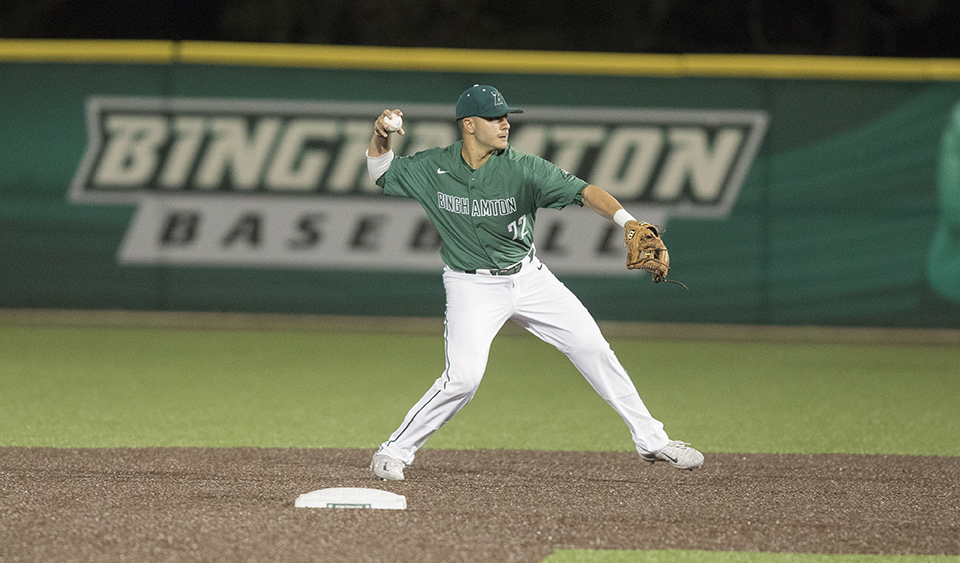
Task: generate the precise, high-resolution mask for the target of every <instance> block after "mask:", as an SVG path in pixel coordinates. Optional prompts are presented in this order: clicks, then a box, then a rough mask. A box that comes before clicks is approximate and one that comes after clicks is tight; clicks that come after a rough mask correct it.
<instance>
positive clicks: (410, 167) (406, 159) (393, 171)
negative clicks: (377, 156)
mask: <svg viewBox="0 0 960 563" xmlns="http://www.w3.org/2000/svg"><path fill="white" fill-rule="evenodd" d="M416 168H417V167H416V163H415V161H414V158H413V157H410V156H398V157H394V159H393V162H391V163H390V168H388V169H387V171H386V172H384V173H383V174H382V175H381V176H380V177H379V178H377V185H378V186H380V187H381V188H382V189H383V193H384V194H386V195H392V196H399V197H409V198H415V197H416V191H415V187H416V186H417V184H416V183H415V181H411V178H416V177H417V174H416V173H415V171H416Z"/></svg>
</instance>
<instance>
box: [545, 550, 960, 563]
mask: <svg viewBox="0 0 960 563" xmlns="http://www.w3.org/2000/svg"><path fill="white" fill-rule="evenodd" d="M821 561H825V562H827V563H881V562H882V563H956V562H958V561H960V557H956V556H952V555H823V554H819V553H757V552H749V553H748V552H742V551H678V550H666V551H612V550H611V551H594V550H579V549H575V550H560V551H555V552H554V553H553V554H552V555H550V556H549V557H547V558H546V559H544V560H543V563H743V562H747V563H818V562H821Z"/></svg>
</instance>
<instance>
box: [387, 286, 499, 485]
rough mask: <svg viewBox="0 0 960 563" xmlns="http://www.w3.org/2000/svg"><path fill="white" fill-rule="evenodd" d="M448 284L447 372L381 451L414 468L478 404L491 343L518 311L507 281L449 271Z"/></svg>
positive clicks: (446, 324) (445, 324)
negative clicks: (441, 433)
mask: <svg viewBox="0 0 960 563" xmlns="http://www.w3.org/2000/svg"><path fill="white" fill-rule="evenodd" d="M443 282H444V288H445V289H446V294H447V308H446V316H445V319H444V352H445V356H446V358H445V367H444V370H443V373H442V374H441V375H440V377H439V378H437V380H436V381H434V382H433V385H431V386H430V389H428V390H427V392H426V393H424V395H423V397H421V398H420V400H419V401H417V403H416V404H415V405H414V406H413V407H412V408H411V409H410V410H409V411H408V412H407V415H406V417H404V420H403V423H401V424H400V427H399V428H397V430H396V431H395V432H394V433H393V434H392V435H391V436H390V438H389V439H388V440H387V441H386V442H384V443H383V444H382V445H381V446H380V450H379V451H378V452H377V453H378V455H379V454H385V455H387V456H389V457H391V458H394V459H396V460H397V461H399V462H401V463H402V464H403V465H404V466H407V465H410V464H411V463H413V459H414V455H415V454H416V451H417V450H418V449H419V448H420V447H421V446H423V444H424V443H425V442H426V441H427V440H428V439H429V438H430V436H432V435H433V433H434V432H436V431H437V430H438V429H440V427H441V426H443V425H444V424H446V422H447V421H449V420H450V419H451V418H453V416H454V415H455V414H456V413H457V412H459V411H460V409H462V408H463V407H464V406H465V405H466V404H467V403H469V402H470V400H471V399H473V395H474V394H475V393H476V390H477V387H478V386H479V385H480V380H481V379H482V378H483V372H484V370H485V369H486V366H487V358H488V356H489V353H490V344H491V343H492V342H493V338H494V337H495V336H496V334H497V332H499V331H500V328H501V327H503V323H505V322H506V320H507V319H508V318H510V315H511V314H512V312H513V306H512V303H511V301H510V284H509V280H508V279H506V278H496V277H485V276H477V275H471V274H463V273H459V272H452V271H446V272H445V273H444V276H443Z"/></svg>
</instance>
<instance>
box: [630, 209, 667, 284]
mask: <svg viewBox="0 0 960 563" xmlns="http://www.w3.org/2000/svg"><path fill="white" fill-rule="evenodd" d="M623 228H624V232H623V242H624V243H626V245H627V269H629V270H638V269H643V270H647V271H648V272H650V273H651V274H652V275H653V281H654V283H660V282H662V281H664V280H666V279H667V271H668V270H670V253H669V252H667V247H666V246H665V245H664V244H663V241H662V240H660V231H659V230H658V229H657V227H656V225H651V224H650V223H640V222H637V221H627V223H626V225H624V226H623Z"/></svg>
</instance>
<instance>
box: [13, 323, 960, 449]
mask: <svg viewBox="0 0 960 563" xmlns="http://www.w3.org/2000/svg"><path fill="white" fill-rule="evenodd" d="M612 345H613V348H614V350H615V351H616V352H617V355H618V356H619V358H620V359H621V361H622V362H623V364H624V365H625V367H626V368H627V370H628V371H629V372H630V373H631V375H632V376H633V379H634V381H635V382H636V383H637V386H638V388H639V389H640V393H641V396H642V397H643V398H644V400H645V401H646V403H647V405H648V406H649V408H650V409H651V411H652V412H653V413H654V415H655V416H657V417H658V418H660V419H661V420H663V421H664V423H665V425H666V429H667V431H668V432H669V433H670V434H671V436H672V437H674V438H677V439H683V440H685V441H688V442H692V443H693V444H694V445H695V446H697V447H698V448H700V449H702V450H704V451H709V452H794V453H815V452H849V453H901V454H925V455H949V456H957V455H960V442H958V441H957V440H956V439H955V438H956V436H958V435H960V417H958V416H956V413H957V412H960V377H957V375H958V372H960V367H958V366H960V348H946V347H941V348H934V347H931V348H921V347H890V346H887V347H881V346H850V345H823V346H815V345H788V344H730V343H726V344H720V343H703V344H698V343H662V342H661V343H640V342H636V341H613V342H612ZM0 358H2V361H0V427H2V428H3V432H2V433H0V446H54V447H119V446H131V447H144V446H263V447H311V448H312V447H364V448H373V447H375V446H376V445H377V444H378V443H379V442H380V441H382V440H383V439H385V438H386V436H387V435H388V434H389V433H390V432H391V431H392V430H393V429H394V428H395V427H396V426H397V425H398V424H399V423H400V420H401V419H402V417H403V415H404V413H405V412H406V410H407V409H408V408H409V407H410V406H411V405H412V404H413V403H414V401H416V399H417V398H419V396H420V394H421V393H423V392H424V391H425V390H426V389H427V387H428V386H429V385H430V383H431V382H432V381H433V379H435V378H436V377H437V376H438V375H439V374H440V371H441V370H442V369H443V341H442V338H441V336H440V335H437V336H401V335H370V334H340V335H338V334H327V333H318V332H269V331H264V332H257V331H198V330H148V329H139V330H124V329H105V328H39V327H0ZM428 447H437V448H517V449H552V450H594V451H601V450H621V451H629V450H631V449H632V443H631V441H630V437H629V434H628V432H627V430H626V426H625V425H624V424H623V423H622V421H621V420H620V419H619V417H618V416H617V415H616V414H615V413H614V412H613V411H612V409H610V408H609V407H608V406H607V404H606V403H605V402H603V401H602V400H601V399H600V398H599V397H598V396H597V395H596V393H594V391H593V390H592V389H591V388H590V387H589V386H588V385H587V384H586V382H585V381H584V380H583V378H582V377H581V376H580V375H579V374H578V373H577V372H576V370H575V369H574V368H573V367H572V365H571V364H570V363H569V361H568V360H567V359H566V358H565V357H564V356H563V355H562V354H560V353H559V352H557V351H556V350H554V349H553V348H551V347H550V346H548V345H546V344H543V343H542V342H540V341H538V340H535V339H533V338H501V339H498V340H497V341H495V343H494V346H493V349H492V352H491V359H490V364H489V366H488V371H487V375H486V376H485V380H484V383H483V385H482V386H481V387H480V391H479V392H478V393H477V396H476V398H475V399H474V401H473V402H472V403H471V404H469V405H468V406H467V407H466V408H465V409H464V410H463V411H462V412H461V413H460V414H459V415H458V416H457V417H456V418H455V419H454V420H453V421H452V422H451V423H450V424H448V425H447V426H446V427H445V428H443V429H442V430H441V431H440V432H438V433H437V434H436V435H435V436H434V437H433V438H432V439H431V441H430V442H429V444H428Z"/></svg>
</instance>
